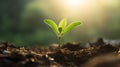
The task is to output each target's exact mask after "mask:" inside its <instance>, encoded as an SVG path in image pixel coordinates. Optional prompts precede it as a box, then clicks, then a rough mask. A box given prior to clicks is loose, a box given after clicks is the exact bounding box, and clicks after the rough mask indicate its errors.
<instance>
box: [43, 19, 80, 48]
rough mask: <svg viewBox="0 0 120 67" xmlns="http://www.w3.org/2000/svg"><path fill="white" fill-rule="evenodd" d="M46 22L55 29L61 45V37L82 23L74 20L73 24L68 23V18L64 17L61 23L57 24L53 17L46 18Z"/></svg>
mask: <svg viewBox="0 0 120 67" xmlns="http://www.w3.org/2000/svg"><path fill="white" fill-rule="evenodd" d="M44 22H45V23H46V24H48V25H49V26H50V27H51V28H52V29H53V31H54V32H55V33H56V35H57V37H58V43H59V47H60V45H61V38H62V36H63V35H64V34H66V33H67V32H69V31H70V30H71V29H73V28H74V27H76V26H78V25H80V24H81V23H80V22H73V23H71V24H69V25H68V26H66V25H67V20H66V18H64V19H62V20H61V21H60V23H59V25H57V24H56V23H55V22H54V21H53V20H51V19H45V20H44Z"/></svg>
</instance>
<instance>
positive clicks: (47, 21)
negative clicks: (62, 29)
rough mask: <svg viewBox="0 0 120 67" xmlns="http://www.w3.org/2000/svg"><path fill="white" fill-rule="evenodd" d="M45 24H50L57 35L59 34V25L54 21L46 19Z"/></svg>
mask: <svg viewBox="0 0 120 67" xmlns="http://www.w3.org/2000/svg"><path fill="white" fill-rule="evenodd" d="M44 22H45V23H46V24H48V25H49V26H50V27H51V28H52V29H53V30H54V31H55V32H56V33H59V31H58V27H57V24H56V23H55V22H54V21H53V20H50V19H45V20H44Z"/></svg>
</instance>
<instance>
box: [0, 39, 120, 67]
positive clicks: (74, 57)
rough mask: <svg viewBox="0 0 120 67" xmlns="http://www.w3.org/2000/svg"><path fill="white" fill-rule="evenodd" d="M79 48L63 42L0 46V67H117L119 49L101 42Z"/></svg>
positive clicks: (6, 43) (4, 44) (79, 46)
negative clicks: (44, 44)
mask: <svg viewBox="0 0 120 67" xmlns="http://www.w3.org/2000/svg"><path fill="white" fill-rule="evenodd" d="M89 45H90V47H83V46H81V44H80V43H67V44H64V45H62V46H61V48H60V49H59V48H58V45H50V46H47V47H41V46H35V47H16V46H15V45H13V44H11V43H9V42H1V43H0V67H120V54H119V53H120V50H119V48H120V47H119V46H113V45H111V44H106V43H105V42H104V41H103V39H98V40H97V41H96V42H94V43H89Z"/></svg>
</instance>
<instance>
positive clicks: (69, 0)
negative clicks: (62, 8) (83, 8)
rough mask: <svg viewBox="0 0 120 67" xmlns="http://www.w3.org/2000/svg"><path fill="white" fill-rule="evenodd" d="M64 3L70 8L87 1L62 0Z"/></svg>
mask: <svg viewBox="0 0 120 67" xmlns="http://www.w3.org/2000/svg"><path fill="white" fill-rule="evenodd" d="M64 1H65V4H66V5H67V6H69V7H71V8H75V7H79V6H80V5H83V4H85V3H86V2H87V0H64Z"/></svg>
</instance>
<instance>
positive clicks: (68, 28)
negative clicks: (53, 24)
mask: <svg viewBox="0 0 120 67" xmlns="http://www.w3.org/2000/svg"><path fill="white" fill-rule="evenodd" d="M80 24H81V23H80V22H73V23H71V24H69V25H68V26H67V27H66V28H65V30H64V33H67V32H69V31H70V30H72V29H73V28H74V27H76V26H78V25H80Z"/></svg>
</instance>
